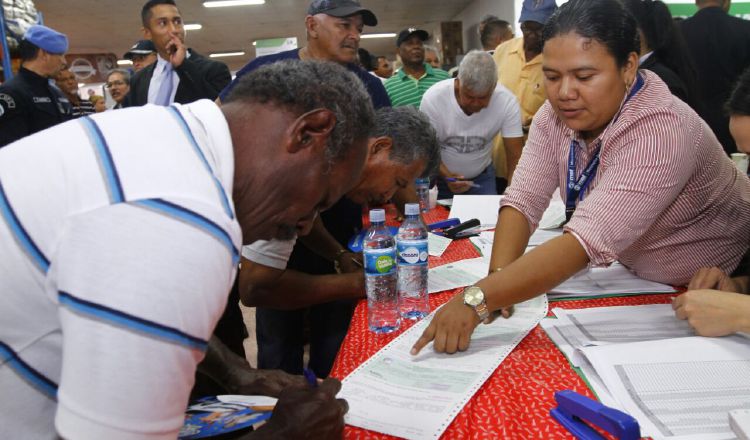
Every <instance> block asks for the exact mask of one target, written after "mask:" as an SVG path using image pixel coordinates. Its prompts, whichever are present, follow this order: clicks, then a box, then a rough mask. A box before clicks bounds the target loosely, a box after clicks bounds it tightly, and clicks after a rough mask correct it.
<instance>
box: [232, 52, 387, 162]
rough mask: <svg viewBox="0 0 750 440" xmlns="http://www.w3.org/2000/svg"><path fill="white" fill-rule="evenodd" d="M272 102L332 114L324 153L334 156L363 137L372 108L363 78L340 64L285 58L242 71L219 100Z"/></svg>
mask: <svg viewBox="0 0 750 440" xmlns="http://www.w3.org/2000/svg"><path fill="white" fill-rule="evenodd" d="M233 101H239V102H248V103H250V102H252V103H260V104H276V105H278V106H280V107H285V108H287V109H289V110H291V111H293V112H295V113H297V114H299V115H301V114H303V113H306V112H309V111H312V110H315V109H319V108H325V109H328V110H330V111H332V112H333V113H334V115H335V116H336V126H335V127H334V128H333V131H332V132H331V136H330V138H329V142H328V147H327V149H326V158H327V159H328V160H330V161H336V160H338V159H340V158H342V157H345V156H346V155H347V153H348V152H349V151H351V148H352V144H354V143H355V141H358V140H361V139H366V138H367V136H368V135H369V133H370V130H371V129H372V126H373V124H374V119H375V114H374V113H375V112H374V110H373V108H372V101H371V99H370V95H368V93H367V91H366V90H365V87H364V85H363V84H362V81H361V80H360V79H359V78H357V77H356V76H355V75H354V74H353V73H351V72H349V71H348V70H347V69H346V68H344V67H342V66H341V65H339V64H336V63H332V62H330V61H319V60H305V61H296V60H287V61H279V62H276V63H273V64H267V65H265V66H261V67H259V68H258V69H256V70H253V71H252V72H250V73H248V74H247V75H244V76H242V77H241V78H240V79H239V80H238V81H237V85H236V86H235V87H234V88H233V89H232V91H231V92H230V93H229V96H228V97H227V98H226V99H225V100H223V102H224V103H225V104H228V103H230V102H233Z"/></svg>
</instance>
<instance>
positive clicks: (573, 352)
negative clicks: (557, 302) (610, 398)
mask: <svg viewBox="0 0 750 440" xmlns="http://www.w3.org/2000/svg"><path fill="white" fill-rule="evenodd" d="M552 312H553V313H554V314H555V316H557V319H550V320H544V322H542V328H544V329H545V331H547V334H548V335H549V336H550V339H552V341H553V342H554V343H555V344H556V345H557V347H558V348H559V349H560V351H562V352H563V353H564V354H565V356H566V357H567V358H568V359H569V360H570V362H571V363H572V364H573V365H575V366H581V365H582V363H583V362H585V360H582V359H581V356H580V351H578V349H580V348H581V347H586V346H590V345H605V344H620V343H626V342H640V341H653V340H658V339H670V338H684V337H690V336H695V332H694V331H693V329H692V328H690V325H688V323H687V322H686V321H682V320H679V319H677V318H675V316H674V311H673V310H672V306H670V305H669V304H649V305H643V306H619V307H593V308H589V309H561V308H554V309H552ZM547 321H549V322H547ZM552 327H554V328H555V330H556V331H552V330H551V328H552Z"/></svg>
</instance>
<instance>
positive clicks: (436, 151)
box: [370, 106, 440, 177]
mask: <svg viewBox="0 0 750 440" xmlns="http://www.w3.org/2000/svg"><path fill="white" fill-rule="evenodd" d="M381 136H386V137H389V138H391V140H392V141H393V148H392V149H391V154H390V156H389V159H391V160H393V161H394V162H398V163H402V164H406V165H409V164H411V163H413V162H415V161H418V160H423V161H424V162H425V165H426V166H425V170H424V172H422V177H429V176H431V175H434V174H436V173H437V170H438V167H439V166H440V145H439V144H438V141H437V134H436V133H435V129H434V128H433V127H432V124H430V120H429V119H428V118H427V116H426V115H425V114H424V113H422V112H420V111H419V110H417V109H416V108H415V107H412V106H403V107H384V108H381V109H379V110H378V111H377V112H375V127H374V128H373V129H372V131H371V132H370V137H371V138H375V137H381Z"/></svg>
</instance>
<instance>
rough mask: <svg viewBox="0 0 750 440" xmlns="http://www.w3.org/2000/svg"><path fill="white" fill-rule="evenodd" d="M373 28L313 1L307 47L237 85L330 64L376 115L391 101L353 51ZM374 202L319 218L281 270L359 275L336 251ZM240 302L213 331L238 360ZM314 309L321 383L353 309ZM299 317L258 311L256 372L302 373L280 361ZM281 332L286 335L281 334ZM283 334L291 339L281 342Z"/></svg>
mask: <svg viewBox="0 0 750 440" xmlns="http://www.w3.org/2000/svg"><path fill="white" fill-rule="evenodd" d="M377 23H378V20H377V17H376V16H375V14H373V13H372V11H370V10H369V9H366V8H364V7H362V5H361V4H360V2H359V1H357V0H313V1H312V2H311V3H310V6H309V7H308V10H307V15H306V16H305V29H306V32H307V45H306V46H305V47H302V48H300V49H293V50H289V51H286V52H281V53H278V54H273V55H267V56H262V57H259V58H256V59H255V60H253V61H251V62H250V63H249V64H247V65H246V66H245V67H243V68H242V69H240V70H239V71H238V72H237V79H239V78H241V77H242V76H243V75H245V74H247V73H248V72H252V71H253V70H255V69H257V68H258V67H260V66H263V65H266V64H271V63H276V62H278V61H283V60H307V59H315V60H326V61H333V62H335V63H338V64H340V65H342V66H344V67H346V68H347V69H348V70H349V71H350V72H352V73H354V74H355V75H356V76H357V77H358V78H359V79H360V80H361V81H362V83H363V84H364V86H365V89H366V90H367V92H368V94H369V95H370V99H371V101H372V104H373V106H374V107H375V108H376V109H379V108H382V107H389V106H390V100H389V99H388V94H387V93H386V91H385V88H384V87H383V84H382V83H381V81H380V80H379V79H378V78H376V77H374V76H373V75H371V74H370V73H368V72H367V71H366V70H364V69H362V68H361V67H359V66H358V65H357V64H356V61H357V49H358V48H359V40H360V36H361V35H362V32H363V29H364V26H375V25H377ZM237 79H235V81H234V82H233V83H231V84H230V85H229V86H227V88H226V89H224V90H223V91H222V93H221V94H220V95H219V99H220V100H224V99H225V97H226V96H227V95H228V94H229V93H230V92H231V90H232V89H233V88H234V86H235V84H236V83H237ZM389 179H390V182H391V183H392V182H393V181H394V178H393V175H391V174H390V172H389ZM400 180H403V179H400ZM373 199H375V200H372V199H370V198H364V199H363V200H361V201H358V202H357V203H355V202H352V201H351V200H348V199H342V200H340V201H339V202H338V203H336V205H334V206H333V207H332V208H331V209H329V210H328V211H326V212H324V213H323V214H322V215H321V216H320V219H319V220H318V221H317V222H316V225H315V227H314V228H313V231H312V233H311V234H310V236H309V237H307V238H306V241H307V242H308V244H309V245H308V246H305V245H303V244H302V243H297V245H296V247H295V248H294V252H293V254H292V256H291V258H290V257H289V256H288V255H287V257H286V258H285V259H284V265H285V263H286V259H289V265H288V266H287V268H288V269H294V270H298V271H301V272H304V273H307V274H333V273H335V271H334V267H333V261H334V260H340V262H341V269H342V270H343V271H345V272H351V271H355V270H357V266H355V265H354V264H353V263H352V262H351V260H352V254H349V253H341V252H339V251H340V250H342V249H343V248H344V247H345V245H346V242H347V240H348V239H349V237H350V236H351V235H353V234H354V233H355V232H356V231H357V230H359V229H360V228H361V227H362V225H361V218H362V214H361V213H362V206H361V205H360V204H358V203H367V202H383V201H384V200H380V199H382V197H381V196H379V195H376V196H373ZM309 248H312V249H315V251H312V250H310V249H309ZM320 253H323V254H324V255H325V257H326V258H325V259H323V260H321V258H320V256H319V254H320ZM283 267H284V266H282V268H283ZM298 293H299V295H300V296H304V295H305V293H306V292H304V291H299V292H298ZM238 302H239V292H237V290H236V289H235V290H233V293H232V296H231V297H230V303H229V306H228V307H227V310H226V312H225V315H224V316H223V317H222V319H221V321H220V322H219V325H218V326H217V329H216V335H217V336H218V337H219V339H221V340H222V341H223V342H225V343H226V345H227V346H229V347H230V348H232V350H233V351H235V352H237V353H238V354H242V353H243V352H244V349H243V346H242V340H243V339H244V331H243V330H244V328H245V327H244V322H243V321H242V315H241V313H240V310H239V307H238V306H237V303H238ZM300 305H303V304H300ZM300 305H297V306H296V307H299V306H300ZM316 308H317V310H319V311H320V313H321V314H324V315H326V316H327V319H326V320H325V322H324V323H322V324H321V326H320V327H319V328H317V329H315V328H313V329H312V330H311V331H312V332H314V333H315V334H317V335H320V337H321V338H324V339H326V340H333V341H334V342H331V343H325V344H324V345H325V346H326V347H330V348H326V349H323V350H322V352H321V354H320V356H321V357H322V358H323V359H324V360H322V361H321V362H320V365H321V366H319V367H318V368H315V369H314V371H315V373H316V374H318V375H319V376H320V377H324V376H326V375H327V374H328V370H329V369H330V364H331V363H332V362H333V358H334V357H335V355H336V352H337V351H338V345H339V344H340V342H341V340H342V339H343V337H344V335H345V333H346V329H347V328H348V326H349V321H350V320H351V308H352V306H351V300H347V301H344V302H338V301H334V302H331V303H326V304H319V305H318V306H316ZM292 315H294V316H292ZM297 315H298V314H297V313H296V312H290V313H284V312H282V311H279V310H271V309H266V308H263V307H259V308H258V309H257V310H256V327H255V329H256V336H257V338H258V366H259V367H260V368H269V369H276V368H282V369H285V370H286V371H288V372H293V373H300V372H301V365H300V364H299V363H298V362H296V361H295V362H294V363H293V365H294V367H288V366H286V365H287V363H286V362H285V361H284V359H285V358H287V357H288V354H287V353H288V352H289V350H296V349H295V348H294V347H297V346H299V344H298V340H299V339H300V338H301V337H302V336H301V334H299V332H298V330H297V328H298V327H299V326H300V325H301V324H299V320H300V318H299V317H298V316H297ZM314 327H315V326H314ZM282 328H283V329H285V330H283V331H282V330H280V329H282ZM285 334H287V335H294V336H284V335H285ZM315 353H316V354H315V356H314V357H315V358H316V359H317V358H318V354H317V353H318V351H317V350H316V351H315ZM295 359H296V357H295ZM298 367H299V368H298Z"/></svg>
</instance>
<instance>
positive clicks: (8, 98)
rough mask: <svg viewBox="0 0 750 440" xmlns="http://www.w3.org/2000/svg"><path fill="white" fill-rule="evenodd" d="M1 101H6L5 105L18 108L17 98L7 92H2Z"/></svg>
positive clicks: (0, 94)
mask: <svg viewBox="0 0 750 440" xmlns="http://www.w3.org/2000/svg"><path fill="white" fill-rule="evenodd" d="M0 101H3V102H5V107H8V108H16V100H15V99H13V97H12V96H10V95H8V94H6V93H0Z"/></svg>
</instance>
